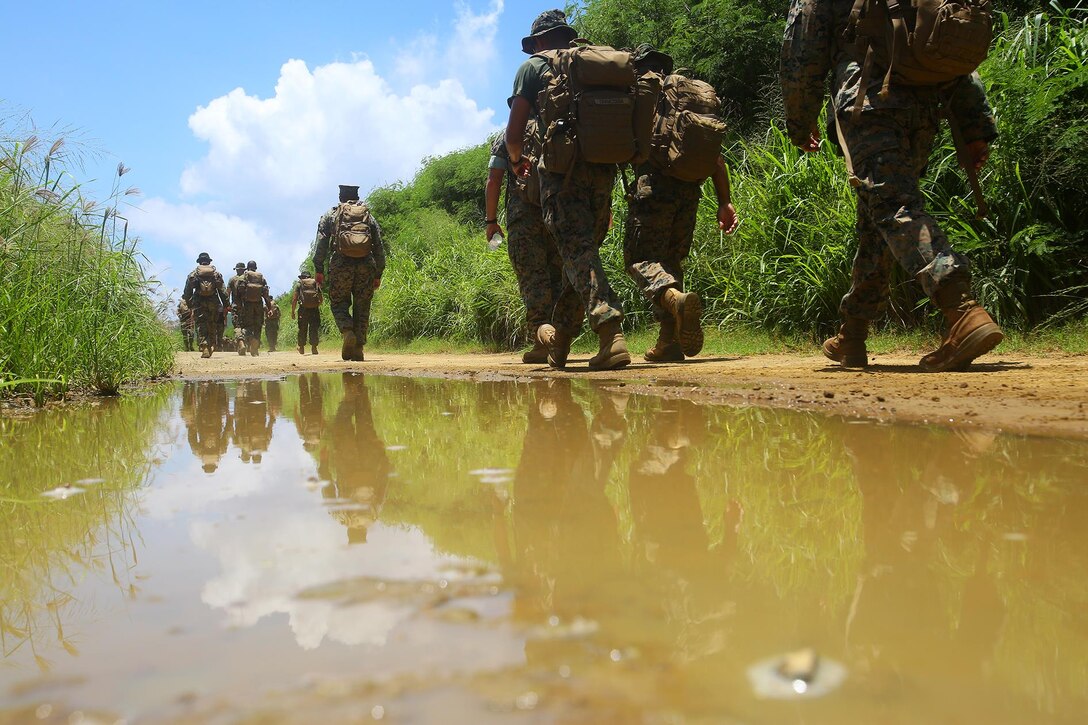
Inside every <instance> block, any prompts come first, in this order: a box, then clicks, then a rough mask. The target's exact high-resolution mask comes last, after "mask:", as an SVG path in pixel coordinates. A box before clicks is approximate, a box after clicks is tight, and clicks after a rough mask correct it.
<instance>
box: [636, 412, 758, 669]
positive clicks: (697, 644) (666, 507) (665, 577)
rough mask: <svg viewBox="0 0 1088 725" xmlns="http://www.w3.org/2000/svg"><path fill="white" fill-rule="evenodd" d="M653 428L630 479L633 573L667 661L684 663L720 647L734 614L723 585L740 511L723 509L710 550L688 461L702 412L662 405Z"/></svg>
mask: <svg viewBox="0 0 1088 725" xmlns="http://www.w3.org/2000/svg"><path fill="white" fill-rule="evenodd" d="M654 421H655V423H654V425H653V427H652V428H651V429H650V431H649V435H648V438H647V440H646V441H645V443H644V444H643V445H642V446H641V447H640V448H639V455H638V456H637V457H635V458H634V459H633V460H632V462H631V467H630V475H629V478H628V490H629V492H630V499H631V513H632V518H633V519H634V540H635V546H636V566H637V567H638V568H639V569H640V570H641V571H642V577H641V580H642V581H643V582H646V583H647V586H648V588H649V589H653V590H656V591H655V593H654V594H653V595H652V597H653V600H654V603H655V606H659V607H660V612H659V613H658V615H659V617H660V619H659V620H658V621H660V622H661V624H662V626H663V628H664V631H663V632H662V633H661V634H662V638H663V639H662V642H661V644H662V645H663V646H664V647H666V648H667V649H669V650H670V658H671V659H673V660H674V661H677V662H681V663H687V662H691V661H693V660H696V659H698V658H701V657H706V656H709V655H712V654H715V653H717V652H721V651H722V650H723V649H724V647H725V640H726V635H727V629H726V627H727V624H728V623H729V621H730V620H731V615H732V614H733V609H734V608H733V606H732V605H731V604H730V603H729V596H728V595H729V592H728V581H729V566H730V564H731V563H732V559H733V556H732V555H733V553H734V552H735V551H736V529H737V524H738V521H739V519H738V507H737V506H735V505H732V504H731V505H729V506H728V508H727V510H726V511H725V514H724V515H725V521H724V522H723V523H724V530H725V539H724V541H723V542H722V543H721V544H719V545H718V546H717V547H715V548H714V549H713V550H711V547H710V540H709V536H708V535H707V529H706V526H705V524H704V517H703V511H702V507H701V505H700V502H699V494H698V490H697V489H696V485H695V484H696V479H695V476H694V475H692V473H691V472H690V471H691V469H692V461H691V460H690V458H691V454H692V452H693V451H694V450H696V449H697V448H698V447H699V445H700V444H701V443H702V441H703V438H704V437H705V434H706V424H705V421H704V416H703V411H702V409H701V408H700V407H699V406H698V405H695V404H694V403H692V402H690V401H686V400H675V401H666V402H663V403H662V410H659V411H656V412H655V414H654ZM655 619H657V618H656V617H655ZM647 634H649V633H647Z"/></svg>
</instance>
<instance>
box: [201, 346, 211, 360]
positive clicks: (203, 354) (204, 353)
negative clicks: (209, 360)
mask: <svg viewBox="0 0 1088 725" xmlns="http://www.w3.org/2000/svg"><path fill="white" fill-rule="evenodd" d="M211 356H212V351H211V348H209V347H208V346H207V345H201V346H200V357H211Z"/></svg>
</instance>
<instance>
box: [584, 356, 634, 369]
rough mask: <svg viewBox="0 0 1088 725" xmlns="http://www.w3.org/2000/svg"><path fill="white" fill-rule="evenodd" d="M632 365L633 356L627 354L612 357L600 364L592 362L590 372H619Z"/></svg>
mask: <svg viewBox="0 0 1088 725" xmlns="http://www.w3.org/2000/svg"><path fill="white" fill-rule="evenodd" d="M630 364H631V354H630V353H626V352H621V353H617V354H615V355H611V356H609V357H608V358H606V359H605V360H602V361H600V362H592V361H591V362H590V363H589V369H590V370H619V369H620V368H625V367H627V366H628V365H630Z"/></svg>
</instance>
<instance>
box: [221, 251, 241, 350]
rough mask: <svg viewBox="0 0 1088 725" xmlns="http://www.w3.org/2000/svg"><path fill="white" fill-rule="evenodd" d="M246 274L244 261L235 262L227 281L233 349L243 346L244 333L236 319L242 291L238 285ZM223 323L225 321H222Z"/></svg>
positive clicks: (239, 309) (239, 308)
mask: <svg viewBox="0 0 1088 725" xmlns="http://www.w3.org/2000/svg"><path fill="white" fill-rule="evenodd" d="M245 275H246V263H245V262H237V263H236V264H235V265H234V276H233V277H231V278H230V279H229V280H228V281H227V296H228V297H230V304H231V310H232V312H231V315H230V324H231V327H233V328H234V349H235V350H237V349H239V348H241V347H244V346H245V339H246V338H245V333H244V332H243V331H242V325H241V323H240V322H239V321H238V314H239V312H240V311H241V309H242V293H241V291H240V289H239V288H240V286H241V285H242V284H243V283H244V281H245ZM224 324H226V322H225V321H224Z"/></svg>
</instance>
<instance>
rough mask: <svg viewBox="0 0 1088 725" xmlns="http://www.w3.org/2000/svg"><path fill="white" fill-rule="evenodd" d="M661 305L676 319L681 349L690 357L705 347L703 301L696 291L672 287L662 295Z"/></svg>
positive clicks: (677, 335)
mask: <svg viewBox="0 0 1088 725" xmlns="http://www.w3.org/2000/svg"><path fill="white" fill-rule="evenodd" d="M660 303H661V306H662V307H664V308H665V310H666V311H667V312H668V313H669V314H670V315H672V316H673V318H674V319H675V320H676V337H677V338H679V340H680V349H681V350H682V351H683V353H684V354H685V355H687V356H688V357H692V356H693V355H698V354H699V351H700V350H702V349H703V328H702V326H701V325H700V322H701V318H702V316H703V301H702V300H701V299H700V298H699V295H697V294H695V293H694V292H681V291H680V290H678V289H673V288H672V287H670V288H668V289H667V290H665V292H664V293H663V294H662V295H661V300H660Z"/></svg>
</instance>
